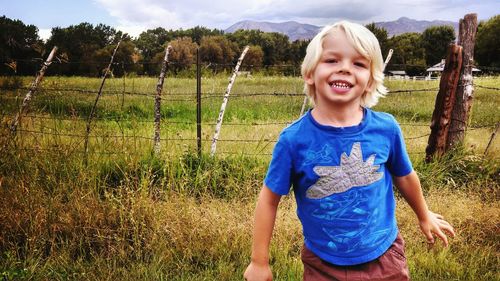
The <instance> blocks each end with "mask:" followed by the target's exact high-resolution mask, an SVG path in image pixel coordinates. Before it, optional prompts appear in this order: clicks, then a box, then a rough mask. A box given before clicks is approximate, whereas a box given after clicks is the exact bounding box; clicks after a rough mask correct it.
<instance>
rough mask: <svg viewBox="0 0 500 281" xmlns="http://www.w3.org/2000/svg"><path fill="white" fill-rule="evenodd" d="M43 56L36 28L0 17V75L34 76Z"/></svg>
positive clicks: (41, 44)
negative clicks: (38, 59)
mask: <svg viewBox="0 0 500 281" xmlns="http://www.w3.org/2000/svg"><path fill="white" fill-rule="evenodd" d="M42 54H43V42H42V40H40V38H39V37H38V28H37V27H36V26H34V25H25V24H24V23H23V22H22V21H20V20H11V19H9V18H7V17H5V16H2V17H0V60H1V67H0V74H2V75H5V74H13V73H17V74H21V75H34V74H35V73H36V71H37V70H38V69H39V68H40V64H39V63H40V61H37V60H36V59H37V58H40V56H41V55H42Z"/></svg>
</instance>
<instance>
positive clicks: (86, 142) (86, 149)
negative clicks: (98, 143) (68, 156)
mask: <svg viewBox="0 0 500 281" xmlns="http://www.w3.org/2000/svg"><path fill="white" fill-rule="evenodd" d="M124 36H125V34H124V35H122V37H121V38H120V40H119V41H118V43H117V44H116V47H115V49H114V50H113V54H112V55H111V59H110V60H109V64H108V67H107V68H106V71H104V76H103V77H102V81H101V86H100V87H99V92H97V96H96V98H95V102H94V106H93V107H92V109H91V110H90V114H89V118H88V120H87V131H86V133H85V143H84V153H85V154H84V159H83V162H84V164H85V166H86V165H87V161H88V157H87V153H88V145H89V135H90V124H91V122H92V118H94V114H95V110H96V108H97V102H98V101H99V98H100V97H101V94H102V88H103V87H104V82H105V81H106V77H107V76H108V73H109V72H110V70H111V65H112V64H113V60H114V59H115V55H116V50H118V47H120V44H121V42H122V40H123V38H124Z"/></svg>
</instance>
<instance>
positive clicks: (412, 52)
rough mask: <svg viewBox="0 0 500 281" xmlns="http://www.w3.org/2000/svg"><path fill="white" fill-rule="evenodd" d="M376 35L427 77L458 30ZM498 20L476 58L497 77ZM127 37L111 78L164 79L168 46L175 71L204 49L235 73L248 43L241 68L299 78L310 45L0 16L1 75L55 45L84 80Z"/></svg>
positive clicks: (266, 36) (480, 36)
mask: <svg viewBox="0 0 500 281" xmlns="http://www.w3.org/2000/svg"><path fill="white" fill-rule="evenodd" d="M366 26H367V28H368V29H370V30H371V31H372V32H373V33H374V34H375V36H376V37H377V38H378V40H379V42H380V45H381V48H382V53H383V55H384V56H385V55H386V54H387V53H388V50H389V49H393V50H394V54H393V57H392V59H391V62H390V63H389V65H388V67H387V70H405V71H406V73H407V74H409V75H422V74H423V73H425V69H426V68H427V67H429V66H431V65H434V64H436V63H438V62H440V61H441V59H442V58H444V57H445V55H446V51H447V46H448V45H449V44H450V43H451V42H453V41H454V40H455V39H456V35H455V32H454V29H453V27H451V26H434V27H429V28H427V29H426V30H425V31H424V32H423V33H403V34H400V35H396V36H392V37H389V36H388V33H387V30H385V29H384V28H379V27H377V26H375V24H374V23H371V24H368V25H366ZM499 36H500V15H497V16H494V17H492V18H490V19H489V20H487V21H483V22H480V23H479V27H478V33H477V36H476V47H475V55H474V58H475V60H476V65H480V66H481V67H483V68H484V67H486V70H493V71H495V70H496V72H498V69H499V68H500V57H499V53H500V50H499V48H500V44H498V43H497V42H499V38H498V37H499ZM120 38H122V43H121V45H120V48H119V49H118V52H117V54H116V55H115V63H114V65H113V75H115V76H122V75H130V74H133V75H154V76H156V75H158V73H159V71H160V62H161V61H162V59H163V57H164V55H165V47H166V45H167V44H170V45H171V46H172V51H171V52H170V54H169V58H170V61H171V63H170V64H169V71H170V72H172V73H174V74H177V75H191V74H192V73H194V72H193V70H194V68H195V65H194V64H195V62H196V54H197V51H199V55H200V59H201V61H202V62H203V65H204V71H210V72H213V73H217V72H221V71H230V70H231V69H232V67H233V65H234V64H235V62H236V61H237V59H238V57H239V54H240V52H241V51H242V50H243V48H244V46H246V45H250V50H249V52H248V53H247V55H246V57H245V60H244V61H243V65H242V69H243V70H245V69H246V70H251V71H262V72H266V73H267V74H275V73H276V74H277V73H279V74H285V75H298V74H299V73H300V71H299V69H300V64H301V63H302V59H303V57H304V55H305V51H306V47H307V44H308V43H309V40H296V41H293V42H291V41H290V40H289V38H288V36H286V35H284V34H281V33H276V32H262V31H258V30H238V31H236V32H234V33H225V32H224V31H223V30H219V29H208V28H205V27H201V26H197V27H194V28H190V29H186V30H183V29H180V30H166V29H164V28H162V27H158V28H155V29H148V30H147V31H144V32H142V33H141V34H140V35H139V36H138V37H137V38H132V37H131V36H129V35H128V34H123V33H122V32H121V31H117V30H115V29H114V28H113V27H110V26H107V25H104V24H98V25H92V24H90V23H86V22H84V23H80V24H78V25H71V26H69V27H64V28H62V27H55V28H52V31H51V36H50V38H49V39H48V40H47V41H46V42H44V41H43V40H41V39H40V37H39V36H38V28H37V27H36V26H34V25H25V24H24V23H23V22H22V21H20V20H12V19H9V18H7V17H5V16H2V17H0V60H1V65H0V75H33V74H34V73H35V72H36V71H37V69H39V67H40V63H41V62H42V60H43V58H44V57H46V54H48V52H50V50H51V49H52V47H53V46H58V48H59V51H58V56H57V59H56V62H58V63H55V64H54V65H53V66H51V67H50V70H49V73H48V74H49V75H79V76H93V77H98V76H100V75H102V73H103V70H104V69H105V67H106V66H107V64H108V63H109V58H110V56H111V53H112V51H113V49H114V47H115V45H116V44H117V42H118V40H120Z"/></svg>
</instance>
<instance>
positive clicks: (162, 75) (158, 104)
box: [153, 45, 172, 156]
mask: <svg viewBox="0 0 500 281" xmlns="http://www.w3.org/2000/svg"><path fill="white" fill-rule="evenodd" d="M171 49H172V46H170V45H168V46H167V47H166V48H165V57H164V58H163V63H162V66H161V72H160V77H159V78H158V83H157V84H156V95H155V126H154V127H155V128H154V145H153V150H154V153H155V154H156V156H158V155H159V154H160V120H161V91H162V90H163V81H164V80H165V72H166V71H167V66H168V55H169V52H170V50H171Z"/></svg>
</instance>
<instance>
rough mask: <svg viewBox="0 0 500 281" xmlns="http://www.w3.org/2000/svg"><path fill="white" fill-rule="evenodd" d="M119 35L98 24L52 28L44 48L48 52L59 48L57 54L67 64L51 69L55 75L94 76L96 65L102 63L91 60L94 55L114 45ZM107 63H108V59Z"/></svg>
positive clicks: (109, 28)
mask: <svg viewBox="0 0 500 281" xmlns="http://www.w3.org/2000/svg"><path fill="white" fill-rule="evenodd" d="M121 35H122V33H121V32H117V31H116V30H115V29H113V28H112V27H109V26H107V25H103V24H98V25H97V26H95V27H94V26H93V25H92V24H90V23H86V22H84V23H80V24H78V25H71V26H69V27H66V28H60V27H55V28H52V34H51V36H50V38H49V40H48V41H47V44H46V48H47V50H50V49H51V48H52V47H53V46H57V47H59V51H58V53H59V54H61V55H63V56H64V57H65V58H66V59H67V60H68V62H69V63H67V64H63V65H56V66H55V67H52V68H53V69H54V70H55V71H56V73H59V74H65V75H96V65H99V64H100V63H102V62H101V61H94V60H93V59H94V57H95V56H94V53H95V52H96V51H97V50H99V49H102V48H104V47H106V46H108V45H114V44H116V43H117V41H118V40H119V38H120V37H121ZM128 38H129V37H128ZM107 61H108V62H109V58H108V59H107Z"/></svg>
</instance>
